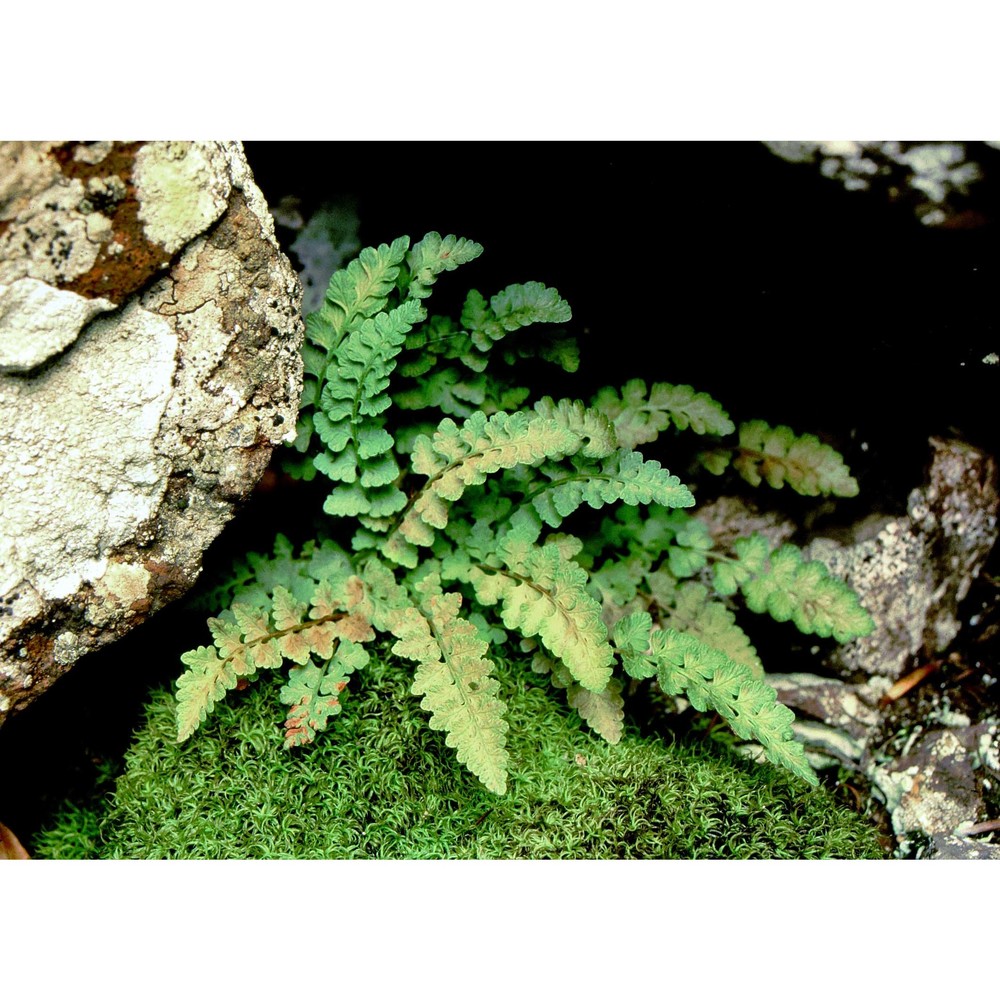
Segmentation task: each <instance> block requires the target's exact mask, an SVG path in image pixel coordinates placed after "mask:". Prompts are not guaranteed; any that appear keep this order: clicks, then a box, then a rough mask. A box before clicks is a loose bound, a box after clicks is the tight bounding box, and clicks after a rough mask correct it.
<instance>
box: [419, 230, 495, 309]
mask: <svg viewBox="0 0 1000 1000" xmlns="http://www.w3.org/2000/svg"><path fill="white" fill-rule="evenodd" d="M482 252H483V248H482V247H481V246H480V245H479V244H478V243H474V242H473V241H472V240H467V239H465V238H464V237H461V238H460V237H458V236H445V237H444V238H442V237H441V234H440V233H428V234H427V235H426V236H425V237H424V238H423V239H422V240H420V241H419V242H418V243H415V244H414V245H413V248H412V249H411V250H410V252H409V253H408V254H407V255H406V266H407V269H408V270H409V275H408V276H407V277H408V280H407V281H406V282H405V284H404V289H405V291H406V293H407V295H408V296H409V297H410V298H414V299H426V298H427V297H428V296H429V295H430V294H431V286H432V285H433V284H434V282H435V281H437V279H438V275H439V274H440V273H441V272H442V271H454V270H455V268H457V267H459V266H460V265H462V264H466V263H468V262H469V261H470V260H475V259H476V258H477V257H478V256H479V255H480V254H481V253H482Z"/></svg>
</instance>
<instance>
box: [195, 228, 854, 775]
mask: <svg viewBox="0 0 1000 1000" xmlns="http://www.w3.org/2000/svg"><path fill="white" fill-rule="evenodd" d="M481 252H482V247H480V246H479V244H477V243H474V242H472V241H470V240H467V239H459V238H456V237H454V236H447V237H444V238H442V237H441V236H440V235H439V234H437V233H429V234H428V235H427V236H425V237H424V238H423V239H422V240H420V241H419V242H418V243H416V244H414V245H413V246H411V245H410V241H409V239H408V238H407V237H401V238H399V239H397V240H395V241H394V242H392V243H391V244H388V245H386V244H383V245H381V246H379V247H377V248H368V249H366V250H364V251H362V253H361V254H360V256H359V257H358V258H357V259H356V260H354V261H352V262H351V263H350V264H349V265H348V266H347V267H345V268H343V269H342V270H340V271H337V272H336V273H335V274H334V275H333V277H332V278H331V280H330V284H329V288H328V290H327V293H326V299H325V301H324V303H323V305H322V307H321V308H320V309H319V310H318V311H317V312H314V313H312V314H311V315H310V316H308V317H307V321H306V331H307V343H306V345H305V347H304V356H305V373H306V374H305V388H304V392H303V395H302V406H301V415H300V421H299V427H298V437H297V440H296V442H295V450H296V452H297V457H296V458H294V459H290V460H289V462H288V463H287V468H288V469H289V471H291V472H292V473H293V474H294V475H296V476H300V477H302V478H306V479H311V478H314V477H315V476H316V475H317V474H320V475H322V476H324V477H326V478H327V479H328V480H329V481H330V492H329V495H328V496H327V499H326V502H325V504H324V507H323V510H324V511H325V513H326V514H327V515H329V517H330V523H331V526H332V527H333V533H334V534H336V533H337V530H338V528H337V526H342V528H341V529H340V533H339V535H338V537H340V539H341V540H342V542H343V543H344V546H343V547H342V546H341V545H338V544H337V543H335V542H334V541H331V540H329V539H326V540H323V541H319V540H317V541H313V542H309V543H307V544H306V545H305V546H304V547H303V548H302V549H301V550H300V551H299V552H297V553H296V552H295V551H293V548H292V546H291V544H290V543H289V542H288V541H287V539H285V538H284V537H283V536H279V537H278V539H277V541H276V543H275V546H274V551H273V554H272V555H270V556H265V555H253V554H252V555H250V556H248V557H247V560H246V561H245V562H243V563H242V564H241V566H240V567H237V570H236V572H234V575H233V577H232V578H231V579H230V580H229V581H227V583H225V584H224V585H223V586H222V587H221V588H219V589H218V590H217V591H216V596H217V599H218V600H219V602H220V606H223V605H229V606H228V608H227V610H225V611H223V612H222V613H221V614H219V615H218V617H214V618H211V619H209V629H210V631H211V634H212V638H213V640H214V641H213V644H212V645H209V646H200V647H198V648H197V649H195V650H192V651H191V652H189V653H186V654H185V655H184V656H183V657H182V660H183V662H184V664H185V666H186V668H187V669H186V670H185V672H184V673H183V674H182V675H181V677H180V678H179V680H178V682H177V720H178V737H179V739H180V740H185V739H187V738H188V737H189V736H191V734H192V733H193V732H194V731H195V730H196V729H197V728H198V726H199V725H200V724H201V723H202V722H203V721H204V720H205V719H206V717H207V715H208V714H209V713H210V712H211V711H212V708H213V706H215V705H216V704H217V703H218V702H219V701H220V700H221V699H222V698H223V697H224V696H225V694H226V692H227V691H231V690H233V689H234V688H236V687H237V686H238V685H241V684H243V683H245V682H247V681H250V680H252V679H253V678H254V677H255V676H256V675H257V674H258V673H260V672H261V671H262V670H273V669H278V668H281V667H283V666H284V665H285V664H287V665H288V675H287V676H288V680H287V683H286V684H285V685H284V687H283V688H282V689H281V700H282V702H283V703H284V704H285V705H287V706H288V712H287V717H286V720H285V745H286V746H287V747H296V746H300V745H303V744H306V743H309V742H311V741H312V740H313V739H314V738H315V737H316V734H317V733H319V732H321V731H322V730H324V729H325V728H326V727H327V725H328V723H329V720H330V718H331V717H332V716H334V715H336V714H337V713H339V712H340V711H341V708H342V701H343V697H344V691H345V688H346V687H347V685H348V684H349V683H351V682H352V675H353V674H354V673H355V672H356V671H359V670H363V668H364V666H365V664H366V663H367V662H368V659H369V653H368V647H369V646H370V644H371V643H373V642H376V641H388V642H389V643H391V652H392V654H394V655H395V656H396V657H398V658H399V659H400V660H401V661H407V662H410V663H412V664H413V666H412V667H406V669H412V670H413V682H412V686H411V691H412V693H413V695H414V696H416V697H419V698H421V699H422V700H421V705H422V707H423V709H424V710H425V711H426V712H427V713H428V716H429V724H430V726H431V728H433V729H437V730H442V731H444V732H445V733H446V734H447V735H446V738H445V739H446V742H447V744H448V746H450V747H452V748H454V750H455V752H456V754H457V756H458V759H459V761H461V762H462V763H463V764H465V765H466V766H467V767H468V768H469V769H470V770H471V771H472V772H473V773H474V774H475V775H477V777H478V778H479V779H480V780H481V781H482V782H483V784H485V785H486V787H487V788H489V789H491V790H492V791H494V792H497V793H503V792H504V791H505V790H506V787H507V780H508V770H509V763H510V762H509V760H508V755H507V750H506V748H505V745H506V733H507V730H508V722H507V720H506V718H505V715H506V705H505V703H504V701H503V699H502V697H501V689H500V684H499V683H498V681H497V680H496V678H495V677H494V656H495V655H499V654H501V653H504V652H506V653H510V652H511V651H512V650H515V649H516V648H517V645H516V644H517V643H519V645H520V649H521V650H522V651H523V652H525V653H528V654H531V656H532V666H533V668H534V669H535V670H538V671H542V672H547V673H549V674H550V676H551V680H552V684H553V687H555V688H558V689H562V690H564V691H565V692H566V695H565V697H566V699H567V702H568V704H569V706H570V707H571V708H572V709H574V710H575V711H576V712H578V713H579V715H580V716H581V718H582V719H584V720H585V721H586V722H587V723H588V725H589V726H590V727H591V728H592V729H594V731H595V732H596V733H598V734H599V735H600V736H601V737H603V738H604V739H605V740H608V741H609V742H611V743H615V742H617V741H618V740H619V738H620V737H621V734H622V727H623V718H624V702H623V698H622V690H623V681H622V676H623V675H624V676H625V677H630V678H635V679H642V678H653V677H655V678H656V680H657V682H658V683H659V685H660V686H661V687H662V689H663V690H664V691H665V692H667V693H668V694H677V695H683V696H684V697H685V698H687V699H688V701H689V702H690V703H691V705H692V706H693V707H694V708H695V709H698V710H701V711H714V712H717V713H718V714H719V715H720V716H721V717H722V718H723V719H725V720H726V722H727V723H728V724H729V725H730V726H731V727H732V729H733V730H734V731H735V732H736V733H737V735H739V736H740V737H742V738H745V739H748V740H754V741H757V742H758V743H760V744H761V745H762V746H763V747H764V749H765V751H766V753H767V755H768V757H769V758H770V759H771V760H772V761H773V762H774V763H776V764H779V765H782V766H784V767H786V768H788V769H790V770H791V771H793V772H794V773H796V774H798V775H800V776H801V777H802V778H804V779H806V780H807V781H810V782H813V783H815V782H816V776H815V774H814V773H813V771H812V768H811V767H810V766H809V764H808V762H807V761H806V759H805V756H804V751H803V748H802V746H801V744H799V743H798V742H796V740H795V739H794V737H793V734H792V728H791V724H792V721H793V715H792V712H791V711H790V710H789V709H788V708H786V707H785V706H783V705H781V704H779V703H778V702H777V700H776V696H775V692H774V689H773V688H771V687H770V686H769V685H768V684H767V682H766V680H765V679H764V674H763V668H762V666H761V663H760V660H759V659H758V657H757V654H756V652H755V650H754V648H753V646H752V645H751V643H750V640H749V639H748V637H747V636H746V634H745V633H744V632H743V631H742V629H741V628H740V627H739V626H738V625H737V623H736V620H735V616H734V613H733V610H732V601H733V597H734V595H737V594H739V595H741V597H742V599H743V602H744V604H745V606H746V607H747V608H749V609H750V610H751V611H756V612H762V613H767V614H770V615H771V616H773V617H774V618H776V619H777V620H779V621H791V622H793V623H794V625H795V626H796V627H797V628H798V629H800V630H801V631H803V632H807V633H815V634H817V635H819V636H833V637H835V638H836V639H838V640H840V641H846V640H848V639H851V638H853V637H856V636H860V635H864V634H866V633H867V632H868V631H870V629H871V628H872V622H871V619H870V618H869V616H868V615H867V613H866V612H865V611H864V609H863V608H862V607H861V606H860V604H859V602H858V600H857V598H856V596H855V594H854V593H853V592H852V591H851V590H849V589H848V588H847V587H846V586H845V585H844V584H843V583H841V582H840V581H838V580H836V579H834V578H833V577H831V576H830V575H829V573H828V572H827V570H826V568H825V567H824V566H823V564H822V563H820V562H815V561H813V562H807V561H804V560H803V558H802V555H801V552H800V551H799V550H798V549H797V548H795V547H794V546H789V545H785V546H782V547H780V548H778V549H772V547H771V546H770V545H769V543H768V542H767V540H766V539H765V538H764V537H763V536H760V535H752V536H750V537H748V538H745V539H740V540H739V541H737V543H736V545H735V547H734V548H733V550H732V551H728V552H723V551H719V550H718V549H717V547H716V546H715V545H714V543H713V541H712V539H711V537H710V536H709V533H708V530H707V528H706V527H705V526H704V525H703V524H702V523H701V522H700V521H698V520H696V519H695V518H694V517H692V516H691V515H690V514H689V513H688V509H689V508H691V507H692V506H693V504H694V497H693V495H692V493H691V491H690V490H689V489H688V488H687V486H685V484H684V483H682V482H681V481H680V479H679V478H678V477H677V476H675V475H672V474H671V473H670V472H669V471H668V470H667V469H665V468H663V467H662V466H661V465H660V463H659V462H658V461H656V460H653V459H648V458H645V457H644V456H643V455H642V453H641V452H640V451H638V450H637V448H638V447H639V446H641V445H645V444H649V443H650V442H653V441H654V440H656V439H657V438H658V437H659V436H660V435H662V434H664V433H665V432H668V431H672V430H674V429H676V430H688V431H691V432H693V433H695V434H699V435H705V436H706V437H707V438H708V439H709V441H710V445H709V447H708V448H707V449H706V450H705V452H704V453H703V454H702V456H701V462H702V463H703V464H704V466H705V467H706V468H707V469H708V470H709V471H710V472H713V473H716V474H718V473H721V472H722V471H723V470H724V469H725V468H726V467H728V466H729V465H731V466H732V467H733V468H734V469H735V470H736V471H737V472H738V473H739V474H740V475H742V476H743V478H744V479H746V480H747V481H748V482H749V483H751V484H753V485H756V484H758V483H760V482H761V481H762V480H766V481H767V482H768V483H769V484H770V485H772V486H775V487H781V486H783V485H785V484H787V485H789V486H790V487H791V488H792V489H794V490H797V491H799V492H802V493H804V494H807V495H819V494H822V495H838V496H851V495H853V494H854V493H856V492H857V484H856V483H855V481H854V480H853V479H852V478H851V476H850V474H849V471H848V469H847V468H846V466H845V465H844V463H843V461H842V459H841V458H840V456H839V455H837V453H836V452H834V451H833V449H831V448H829V447H827V446H826V445H823V444H821V443H820V442H819V441H818V439H816V438H814V437H811V436H808V435H806V436H803V437H796V436H795V435H794V434H793V433H792V432H791V431H790V430H789V429H788V428H787V427H778V428H770V427H768V425H766V424H764V423H763V422H761V421H751V422H750V423H749V424H744V425H743V426H742V427H741V428H740V430H739V433H738V441H737V442H736V443H734V444H727V443H725V439H726V438H728V437H729V436H731V435H733V434H734V433H736V428H735V426H734V425H733V423H732V422H731V421H730V419H729V417H728V415H727V414H726V412H725V411H724V410H723V409H722V407H721V406H720V405H719V404H718V403H717V402H716V401H715V400H714V399H712V398H711V397H710V396H708V395H706V394H705V393H701V392H696V391H695V390H694V389H693V388H692V387H690V386H686V385H680V386H677V385H669V384H667V383H655V384H653V385H650V386H647V384H646V383H645V382H644V381H642V380H640V379H634V380H632V381H630V382H628V383H627V384H626V385H625V386H624V387H623V388H621V389H620V390H619V389H614V388H608V389H604V390H602V391H601V392H599V393H597V395H596V396H595V397H594V398H593V399H592V400H590V402H589V403H587V402H584V401H581V400H567V399H560V400H554V399H552V398H549V397H542V398H538V399H534V400H533V401H532V400H531V392H530V390H529V389H528V388H526V387H524V386H522V385H520V384H519V383H518V369H519V364H521V363H522V362H523V361H524V360H525V359H529V358H530V359H534V361H535V362H543V363H550V364H554V365H557V366H559V367H560V368H562V369H563V370H564V371H566V372H573V371H574V370H575V369H576V367H577V365H578V360H579V356H578V349H577V345H576V343H575V341H574V339H573V338H572V337H571V336H569V335H568V334H567V332H566V330H565V328H564V324H566V323H567V322H569V320H570V318H571V313H570V307H569V305H568V304H567V303H566V302H565V301H564V300H563V299H562V298H561V297H560V296H559V294H558V293H557V292H556V291H555V290H554V289H552V288H547V287H546V286H544V285H543V284H540V283H538V282H528V283H526V284H517V285H511V286H509V287H507V288H505V289H503V290H502V291H500V292H498V293H497V294H495V295H493V296H492V297H491V298H489V299H487V298H486V297H485V296H483V295H481V294H480V293H479V292H477V291H472V292H470V293H469V294H468V296H467V298H466V300H465V304H464V306H463V308H462V310H461V315H460V316H459V317H458V318H457V319H454V318H450V317H445V316H437V315H432V314H429V313H428V311H427V305H426V303H427V300H428V298H429V297H430V295H431V293H432V292H433V289H434V284H435V282H436V281H437V280H438V277H439V276H440V275H441V273H442V272H444V271H451V270H454V269H455V268H457V267H459V266H461V265H462V264H465V263H467V262H469V261H472V260H474V259H475V258H476V257H478V256H479V254H480V253H481ZM522 367H523V366H522ZM581 508H584V509H585V510H581ZM593 512H599V513H598V514H594V513H593ZM574 522H575V523H579V524H581V525H586V524H590V525H591V528H590V529H589V530H588V531H587V532H586V533H585V534H582V535H576V534H573V533H572V532H571V530H570V529H571V528H572V526H573V523H574ZM594 525H596V527H594ZM348 540H349V545H350V553H348V551H347V547H346V546H347V544H348ZM516 636H519V637H520V639H519V640H518V639H516ZM493 650H497V654H494V653H493Z"/></svg>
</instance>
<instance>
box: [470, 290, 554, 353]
mask: <svg viewBox="0 0 1000 1000" xmlns="http://www.w3.org/2000/svg"><path fill="white" fill-rule="evenodd" d="M572 318H573V312H572V310H571V309H570V307H569V303H568V302H566V300H565V299H563V298H562V297H561V296H560V295H559V293H558V292H557V291H556V290H555V289H554V288H546V286H545V285H543V284H542V283H541V282H540V281H529V282H526V283H525V284H523V285H508V286H507V287H506V288H505V289H504V290H503V291H502V292H497V294H496V295H494V296H493V297H492V298H491V299H490V301H489V303H487V302H486V300H485V299H484V298H483V296H482V295H480V294H479V292H477V291H475V290H473V291H471V292H470V293H469V295H468V297H467V298H466V300H465V306H464V307H463V309H462V326H463V327H464V328H465V329H466V330H468V332H469V335H470V337H471V339H472V343H473V344H475V346H476V347H478V348H479V350H481V351H487V350H489V348H490V346H491V345H492V344H493V342H494V341H497V340H501V339H502V338H503V337H505V336H506V335H507V334H508V333H510V332H512V331H514V330H519V329H521V327H525V326H530V325H531V324H533V323H568V322H569V321H570V320H571V319H572Z"/></svg>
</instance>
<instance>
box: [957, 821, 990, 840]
mask: <svg viewBox="0 0 1000 1000" xmlns="http://www.w3.org/2000/svg"><path fill="white" fill-rule="evenodd" d="M994 830H1000V819H988V820H984V821H983V822H982V823H973V824H972V826H960V827H958V828H957V829H956V830H955V836H957V837H976V836H978V835H979V834H981V833H992V832H993V831H994Z"/></svg>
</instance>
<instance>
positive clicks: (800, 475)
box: [698, 420, 858, 497]
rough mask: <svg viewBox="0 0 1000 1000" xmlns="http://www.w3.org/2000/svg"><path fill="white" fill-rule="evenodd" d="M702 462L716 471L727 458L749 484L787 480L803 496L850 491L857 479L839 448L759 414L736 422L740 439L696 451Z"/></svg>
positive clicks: (778, 486) (855, 487) (848, 494)
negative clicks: (774, 423) (773, 424)
mask: <svg viewBox="0 0 1000 1000" xmlns="http://www.w3.org/2000/svg"><path fill="white" fill-rule="evenodd" d="M698 458H699V461H700V462H701V464H702V465H703V466H704V467H705V468H706V469H707V470H708V471H709V472H711V473H713V474H714V475H720V474H721V473H722V472H724V471H725V469H726V468H727V467H728V465H729V464H730V462H731V463H732V466H733V468H734V469H736V471H737V472H738V473H739V474H740V475H741V476H742V477H743V478H744V479H745V480H746V481H747V482H748V483H749V484H750V485H751V486H759V485H760V484H761V482H762V481H764V480H766V481H767V483H768V485H769V486H772V487H774V488H775V489H781V487H782V486H784V485H785V484H786V483H787V484H788V485H789V486H791V488H792V489H793V490H795V492H796V493H801V494H802V495H803V496H808V497H815V496H838V497H853V496H857V494H858V483H857V480H856V479H854V477H853V476H851V474H850V469H848V467H847V465H846V464H845V463H844V460H843V458H842V457H841V455H840V454H839V452H837V451H835V450H834V449H833V448H831V447H830V446H829V445H827V444H823V443H822V442H821V441H820V440H819V438H817V437H816V436H815V435H813V434H803V435H802V436H801V437H797V436H796V435H795V432H794V431H793V430H792V429H791V428H790V427H786V426H784V425H783V424H782V425H780V426H778V427H770V426H769V425H768V424H767V423H765V422H764V421H763V420H751V421H749V422H747V423H744V424H740V437H739V444H738V445H737V446H735V447H732V448H715V449H712V451H709V452H705V453H703V454H702V455H699V456H698Z"/></svg>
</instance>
